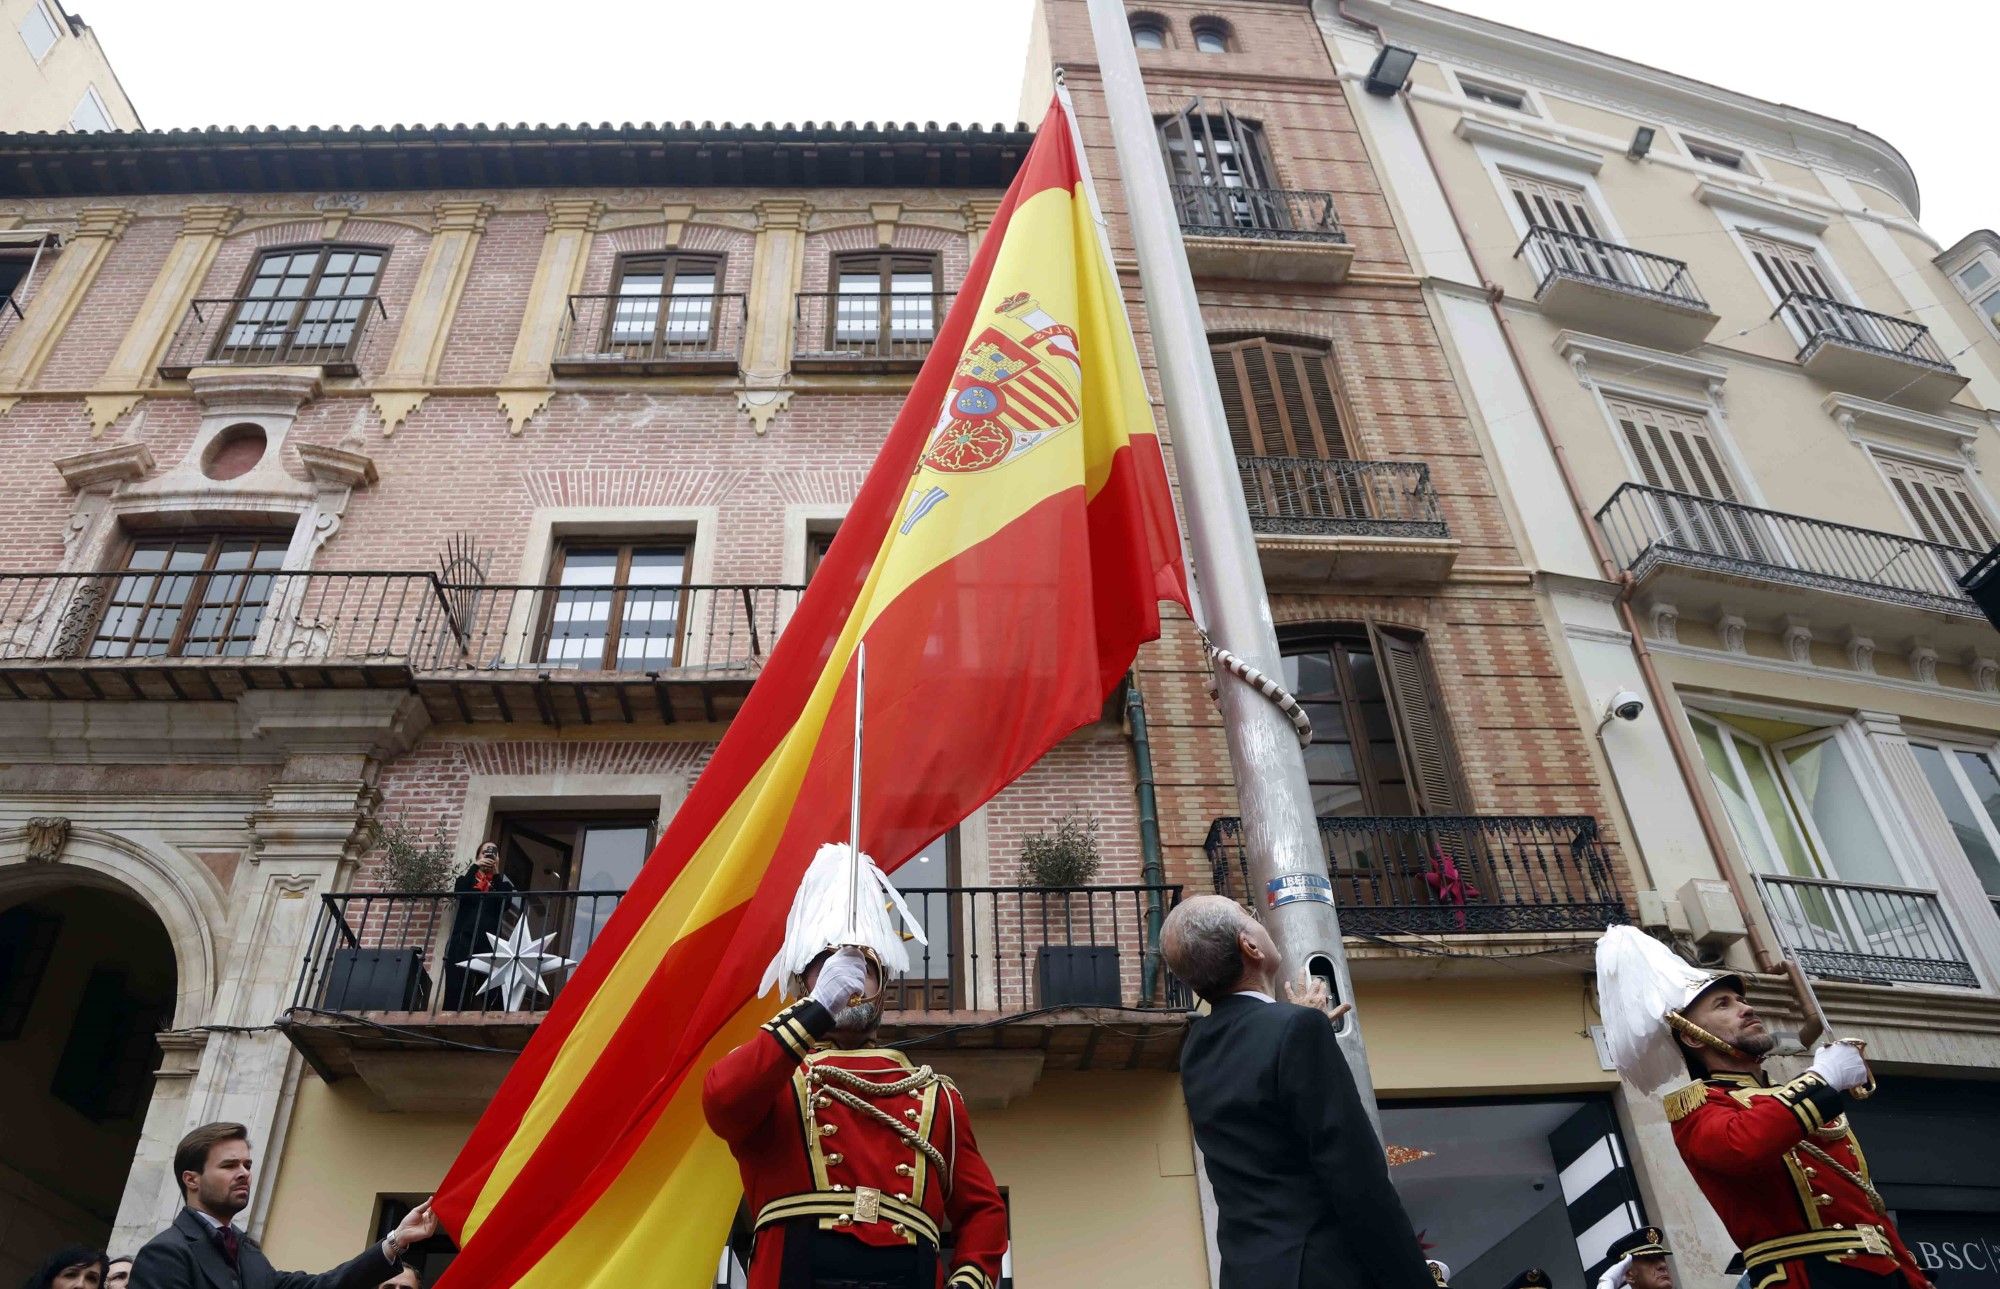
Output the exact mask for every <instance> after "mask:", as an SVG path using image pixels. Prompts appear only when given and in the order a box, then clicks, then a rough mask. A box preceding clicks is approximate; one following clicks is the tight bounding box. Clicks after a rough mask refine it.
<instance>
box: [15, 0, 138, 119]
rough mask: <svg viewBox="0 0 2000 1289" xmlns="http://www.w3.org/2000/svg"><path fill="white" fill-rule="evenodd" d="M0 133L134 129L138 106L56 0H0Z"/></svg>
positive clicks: (90, 37)
mask: <svg viewBox="0 0 2000 1289" xmlns="http://www.w3.org/2000/svg"><path fill="white" fill-rule="evenodd" d="M0 26H4V27H5V28H6V33H4V34H0V132H8V133H14V132H21V133H28V132H33V131H38V130H39V131H45V132H47V133H50V134H53V133H56V132H58V131H61V130H137V129H139V128H141V127H140V123H139V113H138V110H137V109H135V108H134V107H133V106H132V100H131V99H129V98H127V97H126V96H125V87H124V86H122V85H120V84H119V83H118V73H116V72H114V71H112V70H111V62H110V60H109V59H107V58H106V57H105V56H104V47H103V46H102V45H100V44H98V43H97V33H96V32H95V31H93V30H91V28H90V27H89V26H88V25H87V24H85V22H84V21H83V19H81V18H79V17H77V16H76V15H74V14H72V13H69V12H67V11H66V10H65V9H64V8H63V6H62V0H0Z"/></svg>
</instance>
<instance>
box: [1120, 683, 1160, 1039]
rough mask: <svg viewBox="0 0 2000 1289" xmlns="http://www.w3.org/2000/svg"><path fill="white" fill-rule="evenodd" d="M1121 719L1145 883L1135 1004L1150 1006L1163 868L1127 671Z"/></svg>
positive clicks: (1147, 752) (1141, 710) (1142, 703)
mask: <svg viewBox="0 0 2000 1289" xmlns="http://www.w3.org/2000/svg"><path fill="white" fill-rule="evenodd" d="M1125 720H1126V723H1127V724H1128V725H1130V726H1131V729H1132V768H1133V771H1134V775H1135V777H1136V778H1137V779H1138V781H1139V787H1138V796H1139V873H1140V880H1141V881H1143V882H1144V883H1145V884H1146V951H1145V956H1144V959H1143V961H1144V964H1145V967H1144V971H1143V974H1142V975H1141V977H1140V979H1141V981H1142V982H1143V983H1142V985H1141V988H1140V993H1139V1005H1140V1006H1141V1007H1151V1006H1152V1005H1153V999H1154V998H1155V997H1157V996H1158V991H1159V986H1160V923H1161V922H1162V921H1164V920H1165V917H1166V910H1165V909H1164V908H1163V907H1162V905H1161V902H1160V888H1161V887H1163V886H1165V885H1166V884H1167V868H1166V865H1165V864H1164V863H1162V862H1161V860H1160V809H1159V801H1158V799H1157V798H1156V797H1155V796H1154V793H1153V741H1152V739H1151V738H1150V737H1149V736H1148V735H1147V733H1146V698H1145V695H1143V694H1141V693H1140V692H1139V682H1138V680H1137V679H1136V678H1134V677H1133V675H1132V673H1131V672H1129V671H1128V672H1126V673H1125Z"/></svg>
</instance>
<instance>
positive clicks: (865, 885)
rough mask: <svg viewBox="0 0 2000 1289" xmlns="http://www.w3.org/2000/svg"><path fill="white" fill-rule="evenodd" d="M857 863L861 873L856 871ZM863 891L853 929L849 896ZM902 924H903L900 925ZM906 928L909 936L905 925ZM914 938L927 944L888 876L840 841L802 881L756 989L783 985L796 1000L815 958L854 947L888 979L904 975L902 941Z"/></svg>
mask: <svg viewBox="0 0 2000 1289" xmlns="http://www.w3.org/2000/svg"><path fill="white" fill-rule="evenodd" d="M856 863H859V864H860V865H861V872H860V874H859V875H858V880H857V875H856V874H855V872H854V866H855V864H856ZM855 890H859V891H860V898H859V899H858V900H856V901H855V904H856V908H855V918H854V920H855V922H856V924H857V925H856V926H854V927H852V928H850V927H849V926H848V924H847V921H848V903H849V899H850V892H852V891H855ZM899 920H900V922H901V926H899V925H898V921H899ZM905 926H906V927H908V928H909V931H908V932H905V931H903V930H902V927H905ZM912 937H914V938H915V939H916V941H917V943H918V944H929V943H930V941H928V940H926V939H925V938H924V929H923V927H922V926H920V925H918V923H917V920H916V919H915V918H913V917H911V916H910V906H909V905H907V904H905V903H903V897H902V895H900V894H899V893H898V892H897V890H896V888H895V887H894V886H892V885H890V883H889V876H888V874H886V873H884V872H883V871H882V870H881V869H879V868H877V867H876V866H875V861H874V860H872V859H870V858H869V857H868V856H867V855H866V854H862V855H859V856H857V855H856V854H855V852H854V850H853V849H852V848H851V847H849V846H846V845H843V844H841V843H839V842H829V843H827V844H826V845H824V846H821V847H820V848H819V853H818V854H816V855H814V856H813V859H812V863H810V864H808V865H807V866H806V875H805V877H804V879H803V880H801V881H800V882H799V893H798V896H797V897H796V898H795V899H793V901H792V912H791V916H790V917H788V918H786V919H785V942H784V944H783V945H781V946H780V947H779V949H778V956H777V957H775V958H773V959H771V965H770V966H768V967H766V968H764V981H763V983H762V984H760V985H758V986H757V994H758V996H759V997H762V996H763V995H765V994H768V993H770V992H771V987H772V986H773V985H777V984H783V985H784V987H785V992H786V993H788V994H790V995H792V996H794V997H797V996H799V995H801V994H803V993H804V992H805V988H804V984H803V982H802V981H801V980H800V977H801V976H802V975H803V974H804V973H805V969H806V968H807V967H809V966H811V965H812V962H813V959H815V958H817V957H819V956H820V955H821V954H822V953H825V952H826V951H827V950H828V949H832V948H835V947H840V946H846V945H854V946H856V947H858V948H862V949H867V950H868V951H870V952H871V953H873V954H874V955H875V959H876V961H878V962H880V963H881V964H882V971H883V973H884V976H885V977H886V976H900V975H902V974H903V973H904V972H907V971H908V970H909V969H910V953H909V950H908V949H906V948H905V947H904V941H906V940H908V939H910V938H912Z"/></svg>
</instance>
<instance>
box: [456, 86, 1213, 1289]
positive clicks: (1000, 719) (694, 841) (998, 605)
mask: <svg viewBox="0 0 2000 1289" xmlns="http://www.w3.org/2000/svg"><path fill="white" fill-rule="evenodd" d="M1162 600H1169V601H1173V602H1175V603H1178V604H1181V605H1183V606H1185V605H1186V603H1187V585H1186V580H1185V576H1184V573H1183V569H1182V564H1181V557H1180V541H1179V532H1178V529H1177V527H1176V524H1175V520H1174V512H1173V505H1172V499H1171V497H1170V495H1169V493H1168V489H1167V477H1166V470H1165V466H1164V463H1163V461H1162V459H1161V455H1160V444H1159V439H1158V437H1157V435H1156V433H1155V431H1154V426H1153V420H1152V412H1151V408H1150V406H1149V404H1148V402H1147V398H1146V390H1145V386H1144V384H1143V382H1142V380H1141V377H1140V373H1139V362H1138V355H1137V351H1136V349H1135V348H1134V345H1133V340H1132V331H1131V328H1130V325H1129V323H1128V322H1127V320H1126V317H1125V307H1124V300H1123V298H1122V296H1121V294H1120V292H1119V288H1118V282H1117V279H1116V278H1115V277H1114V276H1113V273H1112V269H1111V264H1110V262H1109V259H1108V257H1107V255H1106V251H1105V243H1104V242H1103V240H1102V238H1101V236H1100V232H1099V228H1098V224H1097V220H1096V218H1095V215H1094V209H1093V205H1092V202H1091V199H1090V193H1089V190H1088V181H1087V179H1086V177H1085V171H1084V168H1083V165H1082V162H1081V158H1080V154H1079V150H1078V143H1077V141H1076V135H1075V131H1074V127H1073V123H1072V122H1071V120H1070V118H1069V115H1068V113H1067V111H1066V110H1065V107H1064V105H1063V103H1062V102H1061V101H1060V100H1058V101H1057V102H1055V103H1054V104H1052V105H1051V107H1050V109H1049V113H1048V116H1047V117H1046V119H1044V121H1043V122H1042V128H1041V130H1040V132H1039V134H1038V135H1037V137H1036V139H1035V143H1034V146H1033V147H1032V148H1031V149H1030V150H1029V152H1028V155H1027V158H1026V160H1025V161H1024V162H1023V164H1022V169H1021V172H1020V174H1019V175H1018V176H1017V177H1016V178H1015V180H1014V184H1013V186H1012V188H1010V189H1009V190H1008V193H1007V196H1006V200H1005V201H1004V202H1003V203H1002V205H1001V207H1000V210H999V213H998V215H997V217H996V218H995V220H994V223H993V227H992V228H991V230H990V231H989V232H988V233H987V235H986V237H985V239H984V241H983V242H982V244H981V247H980V250H979V253H978V255H977V256H976V257H975V258H974V261H973V264H972V268H971V271H970V273H969V274H968V275H967V277H966V281H965V284H964V287H963V288H962V289H961V290H960V292H959V294H958V298H957V302H956V303H955V304H954V305H953V306H952V309H951V311H950V314H949V316H948V317H947V318H946V319H945V321H944V324H943V326H942V327H941V328H940V330H939V332H938V335H937V338H936V342H935V345H934V348H933V350H932V354H931V358H930V360H929V361H928V362H927V363H926V364H925V366H924V369H923V371H922V372H921V373H920V374H919V375H918V377H917V379H916V383H915V385H914V387H913V388H912V389H911V391H910V396H909V398H908V400H907V401H906V402H905V403H904V404H903V409H902V412H901V414H900V415H898V416H897V418H896V422H895V425H894V427H893V428H892V429H891V430H890V431H889V434H888V438H887V440H886V441H885V442H884V444H883V447H882V452H881V455H880V456H879V457H878V458H877V459H876V461H875V464H874V467H873V468H872V469H871V470H870V472H869V475H868V478H867V481H866V482H865V483H864V484H863V485H862V488H861V491H860V495H859V496H858V497H856V499H855V501H854V505H853V507H852V509H851V510H850V511H849V514H848V518H847V521H846V522H845V523H844V524H843V525H842V527H841V530H840V534H839V537H838V539H837V540H836V541H835V542H834V543H833V547H832V549H831V550H830V551H829V552H828V554H827V555H826V557H825V559H823V560H822V561H821V563H820V566H819V568H818V570H817V571H816V572H815V573H814V574H813V580H812V586H811V588H810V589H809V590H808V591H807V592H806V594H805V596H804V598H803V600H802V602H801V603H800V605H799V609H798V611H797V613H796V614H794V616H793V618H792V620H791V622H790V623H788V624H787V625H786V627H785V629H784V633H783V635H782V636H781V637H780V638H779V640H778V643H777V646H776V648H775V650H774V651H773V652H772V655H771V658H770V661H769V662H768V663H767V665H766V668H765V671H764V674H763V676H762V677H761V678H760V679H759V680H758V682H757V684H756V686H755V687H754V688H753V689H752V691H751V693H750V695H749V696H748V698H747V699H746V700H745V702H744V705H743V709H742V711H741V713H740V714H739V715H738V716H737V718H736V720H735V721H734V722H733V723H732V724H731V725H730V727H729V731H728V733H727V735H726V736H725V737H724V738H723V740H722V742H721V744H720V745H719V746H718V747H717V749H716V752H715V755H714V758H713V759H712V760H711V761H710V763H709V766H708V768H707V770H706V771H705V772H704V773H703V774H702V776H701V778H700V780H699V781H698V782H697V783H696V784H695V787H694V790H693V791H692V792H691V793H690V794H689V796H688V798H687V801H686V802H685V803H684V804H683V805H682V806H681V807H680V809H679V810H678V811H677V812H676V813H675V815H674V818H673V820H672V822H671V823H670V824H669V825H668V827H667V829H666V832H665V835H664V836H662V837H661V839H660V844H659V848H658V849H657V850H655V851H654V852H653V855H652V857H651V859H650V860H649V861H648V862H647V864H646V866H645V868H644V870H643V871H642V872H641V873H640V874H639V877H638V879H637V881H635V882H634V883H633V885H632V888H631V890H630V891H629V892H628V893H627V894H626V896H625V898H624V899H623V900H622V901H621V902H620V904H619V906H618V911H617V913H616V915H615V916H614V917H613V918H612V919H611V921H610V923H609V925H608V926H607V927H606V928H605V930H604V932H603V933H602V934H600V935H599V937H598V938H597V940H596V942H595V943H594V944H593V945H592V946H591V949H590V953H589V954H588V955H587V956H586V957H585V958H584V960H583V962H582V963H581V964H580V965H579V966H578V968H577V970H576V972H575V974H574V975H573V976H572V978H571V979H570V981H569V982H568V984H567V985H566V986H565V987H564V989H563V991H562V994H561V996H560V998H559V999H558V1000H557V1002H556V1004H555V1006H554V1007H553V1008H552V1009H551V1010H550V1012H549V1014H548V1016H547V1018H546V1019H544V1020H543V1022H542V1024H541V1026H540V1028H539V1029H538V1031H537V1032H536V1034H535V1037H534V1039H533V1041H532V1042H530V1043H529V1045H528V1047H527V1049H526V1050H525V1051H524V1052H522V1053H521V1056H520V1057H519V1059H518V1060H516V1062H515V1064H514V1068H513V1070H512V1072H511V1073H510V1074H509V1076H508V1078H507V1081H506V1083H505V1084H504V1085H503V1086H502V1087H501V1089H500V1091H499V1094H498V1095H497V1096H496V1097H495V1098H494V1100H493V1102H492V1104H491V1105H489V1106H488V1108H487V1110H486V1113H485V1115H484V1116H483V1117H482V1118H481V1119H480V1121H479V1123H478V1125H477V1126H476V1127H475V1128H474V1130H473V1133H472V1136H471V1139H470V1140H469V1141H467V1143H466V1145H465V1149H464V1150H463V1151H462V1152H461V1153H460V1155H459V1157H458V1160H457V1162H456V1163H455V1164H454V1165H453V1166H452V1169H451V1172H450V1175H449V1176H448V1177H447V1178H446V1179H445V1182H444V1185H443V1186H442V1188H441V1189H440V1190H439V1193H438V1196H437V1200H436V1209H437V1212H438V1213H439V1215H440V1217H441V1218H442V1219H443V1222H444V1225H445V1228H446V1229H447V1230H449V1231H451V1232H453V1233H455V1234H456V1235H457V1237H458V1239H459V1243H460V1246H461V1252H460V1253H459V1255H458V1258H457V1260H456V1261H455V1262H454V1263H453V1265H452V1267H451V1270H450V1271H449V1272H448V1273H447V1274H446V1276H445V1278H444V1280H443V1282H442V1283H443V1284H444V1285H445V1286H448V1287H450V1289H499V1287H501V1286H510V1285H511V1286H523V1287H524V1289H591V1287H599V1286H601V1287H602V1289H626V1287H627V1286H630V1285H635V1284H644V1285H697V1284H703V1283H706V1282H707V1281H706V1277H708V1276H710V1275H712V1274H713V1271H714V1268H715V1265H716V1259H717V1257H718V1256H719V1254H720V1252H721V1248H722V1242H723V1239H724V1236H725V1235H726V1233H727V1231H728V1226H729V1219H730V1215H731V1214H732V1213H733V1212H734V1210H735V1207H736V1203H737V1198H738V1190H737V1185H736V1179H735V1169H734V1166H733V1164H732V1162H731V1160H730V1157H729V1152H728V1150H727V1149H726V1148H725V1147H724V1145H723V1143H722V1142H721V1141H720V1140H718V1139H717V1138H716V1137H714V1136H713V1135H712V1134H710V1132H709V1131H708V1128H707V1127H706V1125H705V1124H704V1123H703V1120H702V1112H701V1104H700V1102H701V1082H702V1076H703V1075H704V1073H705V1072H706V1071H707V1069H708V1067H709V1066H710V1065H711V1064H712V1063H713V1062H714V1061H715V1060H716V1058H717V1057H719V1056H721V1055H722V1054H723V1053H725V1052H727V1051H728V1050H729V1049H730V1048H732V1047H734V1046H736V1045H737V1044H739V1043H741V1042H743V1041H744V1040H746V1039H747V1038H749V1037H750V1036H751V1035H752V1034H753V1033H754V1032H755V1030H756V1028H757V1026H758V1024H759V1023H760V1022H762V1021H764V1020H765V1019H767V1018H768V1017H769V1016H770V1015H771V1014H772V1013H773V1011H774V1010H775V1009H776V1001H775V1000H773V999H759V998H757V997H756V996H755V991H756V988H757V984H758V980H759V976H760V974H761V973H762V971H763V969H764V966H765V964H766V963H768V962H769V961H770V959H771V956H772V954H773V953H775V952H776V951H777V947H778V944H779V942H780V941H781V940H782V938H783V934H784V923H785V918H786V915H787V913H788V911H789V910H790V907H791V903H792V899H793V896H794V894H795V893H796V892H797V890H798V887H799V881H800V878H801V876H802V875H803V873H804V871H805V868H806V865H807V864H808V862H809V861H810V860H811V858H812V856H813V853H814V852H815V851H816V850H817V849H818V848H819V846H820V845H821V843H823V842H827V841H833V840H841V839H844V838H846V836H847V835H848V812H849V803H848V787H849V773H850V772H849V762H850V759H851V757H852V754H853V707H852V703H853V696H854V680H853V661H854V653H855V646H856V645H857V644H858V643H859V642H860V641H862V640H863V639H864V638H865V639H866V640H867V642H868V684H867V711H866V713H865V715H866V722H867V724H866V738H865V740H864V755H865V759H866V763H865V766H864V769H863V775H862V781H863V785H864V794H863V798H862V819H861V838H862V844H863V846H864V847H866V848H867V850H868V851H869V852H870V853H871V854H873V855H874V856H875V857H876V858H877V859H878V860H879V861H880V862H881V863H882V865H883V867H884V868H886V869H891V870H893V869H894V867H895V866H896V865H897V864H900V863H901V862H903V861H904V860H905V859H907V858H909V857H910V856H911V855H913V854H914V853H916V852H917V851H918V850H920V849H921V848H922V847H923V846H925V845H926V844H928V843H929V842H930V841H931V840H932V839H933V838H935V837H937V836H939V835H940V834H942V833H944V832H945V831H946V830H947V829H949V828H950V827H951V826H952V825H954V824H956V823H958V822H959V821H960V820H961V819H963V818H965V816H966V815H968V814H970V813H971V812H972V811H973V810H975V809H977V808H978V807H979V805H980V804H981V803H983V802H985V801H986V800H987V799H988V798H990V797H991V796H993V795H994V794H995V793H996V792H998V791H1000V789H1001V788H1003V787H1005V786H1006V785H1007V784H1008V783H1009V782H1011V781H1012V780H1013V779H1015V778H1016V777H1017V776H1019V775H1020V774H1021V773H1022V772H1023V771H1025V770H1026V769H1028V767H1029V766H1031V765H1033V764H1034V762H1035V761H1036V760H1037V759H1038V758H1040V757H1041V756H1042V755H1043V753H1045V752H1047V751H1048V750H1049V749H1050V748H1051V747H1053V746H1054V745H1055V744H1056V743H1057V742H1058V741H1059V740H1061V739H1062V738H1063V737H1064V736H1065V735H1066V734H1068V733H1069V732H1070V731H1072V730H1075V729H1077V728H1079V727H1081V726H1084V725H1087V724H1089V723H1090V722H1092V721H1095V720H1096V719H1098V717H1099V714H1100V713H1101V711H1102V708H1103V703H1104V700H1105V698H1106V696H1107V695H1108V694H1109V693H1110V691H1111V688H1112V686H1113V685H1115V684H1116V683H1118V680H1119V678H1120V677H1121V676H1122V675H1123V674H1124V672H1125V670H1126V669H1127V668H1128V667H1129V666H1130V665H1131V663H1132V659H1133V656H1134V655H1135V654H1136V653H1137V651H1138V648H1139V646H1140V644H1142V643H1143V642H1145V641H1147V640H1151V639H1154V638H1156V637H1157V636H1158V635H1159V632H1160V612H1159V605H1160V602H1161V601H1162Z"/></svg>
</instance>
